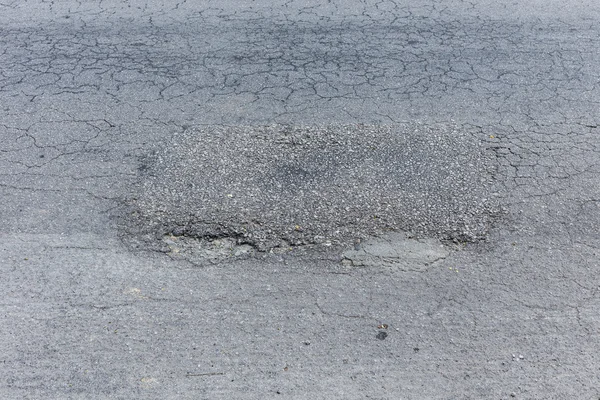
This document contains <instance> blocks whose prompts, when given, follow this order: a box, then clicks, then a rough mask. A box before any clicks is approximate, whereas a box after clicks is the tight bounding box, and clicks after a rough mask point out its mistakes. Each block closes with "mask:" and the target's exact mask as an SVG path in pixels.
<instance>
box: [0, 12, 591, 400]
mask: <svg viewBox="0 0 600 400" xmlns="http://www.w3.org/2000/svg"><path fill="white" fill-rule="evenodd" d="M320 3H321V2H310V1H298V2H296V1H288V2H275V1H260V2H249V3H244V4H238V2H230V1H218V2H210V1H205V2H193V3H191V2H186V1H181V2H160V1H155V2H144V1H138V2H134V1H126V2H124V1H98V2H80V3H79V2H74V1H73V2H72V1H64V2H51V3H48V2H43V1H39V2H38V1H26V2H23V1H19V2H16V1H9V2H7V1H4V2H2V3H0V60H1V64H0V65H1V67H0V100H1V101H0V107H1V108H0V140H1V143H2V145H1V146H0V196H1V199H2V202H1V203H0V221H2V226H1V228H0V273H1V276H2V285H3V288H4V293H5V295H4V298H3V300H2V302H1V304H0V311H1V312H0V318H2V320H1V323H0V339H1V340H0V397H2V398H6V399H20V398H31V399H79V398H80V399H89V398H115V399H120V398H122V399H129V398H156V399H164V398H177V399H179V398H190V399H192V398H194V399H196V398H248V399H253V398H255V399H262V398H273V397H281V398H356V399H362V398H379V399H397V398H406V399H413V398H414V399H423V398H447V399H454V398H498V399H502V398H522V399H526V398H529V399H540V398H544V399H546V398H548V399H549V398H556V399H564V398H581V399H597V398H599V397H600V388H599V387H598V369H599V367H600V361H599V360H598V354H600V344H599V342H598V332H599V328H600V319H599V317H598V314H597V310H598V307H599V306H600V297H599V296H598V287H599V282H598V272H597V269H598V267H599V260H600V256H599V255H598V251H599V250H598V249H599V248H600V237H599V235H598V229H597V227H598V226H599V224H600V213H599V209H598V208H599V201H600V180H599V179H598V174H599V173H600V165H599V162H600V155H599V153H598V151H599V149H598V146H597V136H598V132H600V117H599V116H598V108H599V105H600V88H599V87H598V82H599V79H600V67H598V66H599V65H600V51H599V50H600V40H599V39H598V38H599V34H600V32H599V31H600V28H599V26H600V24H599V20H600V7H599V5H598V3H597V2H592V1H587V2H586V1H581V2H576V1H567V2H564V1H562V2H558V1H543V2H542V1H532V2H528V5H526V6H523V5H520V4H514V5H503V6H501V7H500V6H498V5H497V4H496V3H497V2H492V1H489V2H488V1H475V2H469V3H466V2H460V1H449V2H445V4H444V5H443V6H442V5H440V4H439V2H436V1H411V2H407V3H401V2H392V1H377V2H375V1H374V2H370V1H365V2H350V3H349V2H344V3H343V5H341V4H340V5H337V4H336V2H329V3H327V4H320ZM406 123H408V124H412V123H418V124H421V125H423V126H426V127H427V126H434V125H436V124H446V125H452V126H457V127H463V128H464V130H465V131H469V132H473V131H474V132H477V135H479V136H478V137H481V138H482V139H481V140H482V143H484V144H485V146H484V147H486V149H487V150H485V151H486V152H490V154H493V157H492V159H491V160H492V161H490V164H491V165H489V166H490V167H491V170H490V171H491V172H490V174H491V175H490V176H491V177H492V178H493V188H492V189H490V190H491V191H492V192H493V193H495V194H496V196H495V197H494V198H495V199H497V200H498V202H499V203H500V204H501V205H502V207H503V208H504V210H505V211H504V213H502V216H501V217H500V218H498V220H497V221H496V223H495V225H493V227H492V228H491V230H490V231H489V233H487V238H486V240H485V241H481V242H477V243H470V244H457V245H452V246H450V245H448V248H445V249H444V250H443V251H442V250H439V249H436V250H432V249H434V247H435V244H431V243H430V242H427V240H428V239H423V241H422V243H423V244H424V245H426V246H430V245H431V246H433V247H428V248H427V251H430V253H428V254H431V255H432V256H431V260H429V259H428V258H427V257H422V258H419V257H412V256H411V257H412V258H410V257H409V258H403V260H404V261H402V262H397V263H394V262H387V261H390V260H389V259H388V260H382V261H381V263H379V264H378V262H379V261H378V260H377V258H376V257H375V258H368V259H365V258H361V257H363V256H364V255H365V254H367V255H368V253H369V252H371V251H373V249H374V248H375V247H373V246H374V245H373V244H371V243H369V242H368V241H367V242H366V243H364V244H362V243H361V245H360V246H363V247H362V248H361V247H360V246H358V247H357V248H356V249H354V248H350V249H347V250H345V254H346V255H348V256H349V257H350V258H351V259H354V263H353V264H354V265H352V263H345V262H341V261H340V260H341V258H342V257H341V253H335V254H334V253H332V252H331V251H321V250H315V249H312V250H311V249H306V250H304V249H298V250H297V251H292V252H275V253H264V254H263V253H258V255H254V256H248V257H246V256H243V257H238V258H228V259H227V260H226V262H220V263H218V262H216V263H213V262H206V263H204V264H202V263H198V262H196V261H197V260H196V259H190V258H189V257H180V256H178V253H176V252H175V251H173V252H172V253H162V252H157V251H152V247H143V246H142V247H141V248H140V249H138V250H132V248H131V246H129V245H125V244H124V241H123V235H124V232H126V230H123V229H122V228H121V222H122V220H123V218H124V216H123V203H122V200H123V199H129V198H130V197H131V196H132V192H134V190H133V189H134V188H138V187H140V185H144V181H143V179H144V178H143V175H144V172H145V170H146V162H147V160H148V157H149V155H150V154H152V152H153V151H154V150H155V149H156V147H157V146H158V147H159V148H161V149H163V150H165V151H167V152H168V151H170V150H169V149H168V146H169V144H170V143H175V142H176V140H175V139H173V138H176V137H177V136H178V135H182V134H183V135H185V134H186V133H189V132H192V131H194V130H201V129H205V127H207V126H208V127H214V126H221V127H239V126H258V125H269V126H270V125H272V124H290V125H293V126H313V127H324V126H331V125H354V124H366V125H370V126H383V125H386V126H387V125H393V124H406ZM208 129H213V128H208ZM176 134H177V135H176ZM428 162H429V163H431V162H432V161H431V160H429V161H428ZM428 176H429V175H427V174H426V175H425V177H424V178H423V179H428ZM178 240H182V238H177V237H176V236H175V237H174V238H172V240H171V242H169V243H168V244H169V245H171V246H175V247H174V249H176V243H178V242H177V241H178ZM409 240H412V239H409ZM125 242H126V241H125ZM402 243H403V242H402ZM375 246H379V249H380V250H381V248H382V247H383V248H384V249H383V250H384V251H385V252H386V254H391V257H392V261H394V260H393V258H394V257H395V255H394V249H391V248H390V247H385V243H384V244H382V243H379V244H376V245H375ZM415 246H416V247H415ZM394 248H395V249H397V248H402V249H407V251H410V250H411V249H415V248H419V245H416V244H415V242H406V243H404V244H402V246H399V247H398V246H396V247H394ZM144 249H146V250H144ZM406 259H410V260H414V263H416V264H411V265H408V266H407V265H405V264H406V262H405V261H406ZM365 260H366V261H365ZM430 261H431V262H430ZM411 262H412V261H411ZM426 264H428V265H426ZM399 265H400V266H399Z"/></svg>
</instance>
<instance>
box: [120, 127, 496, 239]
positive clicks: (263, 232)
mask: <svg viewBox="0 0 600 400" xmlns="http://www.w3.org/2000/svg"><path fill="white" fill-rule="evenodd" d="M159 147H160V149H159V150H158V151H157V152H156V153H154V154H153V155H152V156H151V157H148V159H147V160H146V163H145V164H144V167H143V168H142V173H141V177H142V178H141V182H140V183H139V190H138V191H137V192H135V193H134V195H133V197H132V199H131V204H132V206H133V209H132V210H130V212H129V218H126V219H125V220H126V221H128V222H129V226H128V227H126V231H127V232H131V231H135V230H136V229H139V230H140V232H142V233H146V234H149V237H150V238H154V237H156V236H157V235H158V237H161V236H162V235H172V236H187V237H193V238H198V239H217V238H225V237H229V238H235V239H236V240H237V241H238V242H240V243H248V244H251V245H253V246H256V247H257V248H258V249H260V250H266V249H271V248H273V247H288V246H290V245H292V246H295V245H304V244H324V243H325V244H331V243H332V242H333V243H339V242H347V241H350V240H356V239H360V238H364V237H367V236H369V235H377V234H381V233H382V232H385V231H397V230H410V231H413V232H415V233H416V234H421V235H432V236H437V237H440V238H445V239H454V240H461V241H469V240H478V239H481V238H483V237H484V236H485V233H486V232H487V230H488V228H489V226H490V223H491V221H492V218H493V216H494V213H495V212H496V211H497V208H498V207H497V204H494V201H493V198H494V195H495V194H494V193H493V187H492V172H493V167H494V165H495V159H494V157H493V155H492V154H491V151H489V150H487V149H486V143H485V141H484V139H483V135H482V133H481V132H480V131H477V130H475V129H469V128H465V127H458V126H453V125H450V124H434V125H421V124H403V125H399V124H397V125H362V124H355V125H329V126H286V125H269V126H254V127H253V126H208V127H204V128H201V129H190V130H187V131H185V132H183V133H181V134H179V135H175V136H174V139H172V140H171V141H169V142H167V143H164V144H161V145H160V146H159ZM140 226H141V229H140Z"/></svg>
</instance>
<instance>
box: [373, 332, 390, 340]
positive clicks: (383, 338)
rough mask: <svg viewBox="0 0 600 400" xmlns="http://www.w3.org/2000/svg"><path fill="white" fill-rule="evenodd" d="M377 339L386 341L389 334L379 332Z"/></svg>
mask: <svg viewBox="0 0 600 400" xmlns="http://www.w3.org/2000/svg"><path fill="white" fill-rule="evenodd" d="M375 337H376V338H377V339H379V340H385V338H386V337H388V334H387V332H384V331H379V332H378V333H377V335H376V336H375Z"/></svg>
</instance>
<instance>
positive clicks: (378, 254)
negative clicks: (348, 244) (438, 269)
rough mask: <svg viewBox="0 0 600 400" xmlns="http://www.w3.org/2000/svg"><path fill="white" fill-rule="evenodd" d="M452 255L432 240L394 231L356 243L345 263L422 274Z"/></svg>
mask: <svg viewBox="0 0 600 400" xmlns="http://www.w3.org/2000/svg"><path fill="white" fill-rule="evenodd" d="M449 255H450V251H449V249H448V248H447V247H446V246H444V245H443V244H442V243H441V242H440V241H439V240H437V239H433V238H426V239H418V238H415V237H413V236H412V235H410V234H408V233H406V232H394V233H389V234H386V235H383V236H382V237H379V238H372V239H369V240H367V241H365V242H361V243H360V244H357V245H356V246H355V248H354V249H352V250H348V251H346V252H344V253H343V258H342V263H343V264H346V265H351V266H356V267H382V266H384V267H393V268H396V269H399V270H402V271H423V270H425V269H426V268H427V267H429V266H430V265H432V264H435V263H436V262H438V261H441V260H443V259H445V258H446V257H448V256H449Z"/></svg>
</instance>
